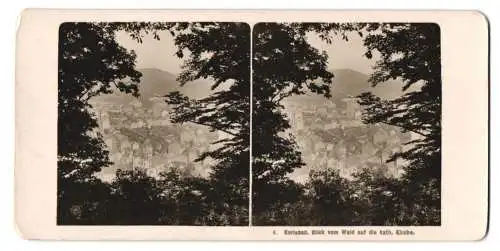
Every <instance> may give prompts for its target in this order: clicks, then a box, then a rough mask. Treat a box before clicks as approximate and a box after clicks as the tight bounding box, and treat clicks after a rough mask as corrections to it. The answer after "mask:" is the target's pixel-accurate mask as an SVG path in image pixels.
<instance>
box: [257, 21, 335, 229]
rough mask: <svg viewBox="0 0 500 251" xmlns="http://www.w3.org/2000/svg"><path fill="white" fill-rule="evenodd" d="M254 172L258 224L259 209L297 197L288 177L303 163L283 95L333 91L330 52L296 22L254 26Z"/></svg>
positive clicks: (264, 211)
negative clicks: (321, 48) (311, 41)
mask: <svg viewBox="0 0 500 251" xmlns="http://www.w3.org/2000/svg"><path fill="white" fill-rule="evenodd" d="M252 48H253V56H252V62H253V63H252V69H253V74H252V78H253V84H252V88H253V89H252V90H253V99H252V100H253V101H252V102H253V107H252V108H253V112H252V121H253V124H252V139H253V141H252V146H253V147H252V157H253V164H252V175H253V187H252V191H253V192H252V196H253V212H254V214H255V215H256V220H257V222H255V224H267V223H266V222H259V219H260V217H259V214H261V213H263V214H265V213H266V211H267V210H272V208H274V207H279V206H280V205H283V204H285V203H290V202H292V201H294V200H296V199H297V196H292V195H293V194H297V193H296V192H294V191H296V188H295V186H294V185H293V182H292V181H291V180H289V178H288V177H287V175H288V174H290V173H291V172H293V170H294V169H296V168H300V167H301V166H303V165H304V163H303V161H302V157H301V153H300V152H299V151H298V147H297V144H296V142H295V139H294V137H293V135H287V134H286V133H287V129H289V128H290V123H289V120H288V118H287V117H286V115H285V113H284V111H283V109H284V107H283V105H282V100H283V99H285V98H287V97H290V96H292V95H302V94H305V93H306V92H312V93H316V94H320V95H324V96H326V97H329V96H330V88H329V85H330V84H331V83H332V78H333V74H332V73H330V72H328V71H327V69H326V59H327V55H326V53H325V52H321V51H319V50H317V49H316V48H314V47H312V46H311V45H310V44H309V43H308V42H307V40H306V34H305V32H304V31H303V30H301V29H299V28H297V27H295V26H294V25H293V24H280V23H259V24H257V25H256V26H255V27H254V30H253V47H252Z"/></svg>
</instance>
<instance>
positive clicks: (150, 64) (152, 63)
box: [116, 31, 182, 74]
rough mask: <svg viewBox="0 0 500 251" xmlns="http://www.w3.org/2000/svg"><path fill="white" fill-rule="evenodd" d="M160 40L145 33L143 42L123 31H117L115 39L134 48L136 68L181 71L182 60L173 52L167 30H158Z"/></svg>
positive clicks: (172, 44) (175, 49) (172, 45)
mask: <svg viewBox="0 0 500 251" xmlns="http://www.w3.org/2000/svg"><path fill="white" fill-rule="evenodd" d="M159 35H160V40H159V41H158V40H155V39H153V36H152V35H146V36H144V38H143V42H142V44H141V43H138V42H137V41H135V40H133V39H131V38H130V36H129V35H128V34H127V33H125V32H119V33H118V34H117V36H116V41H117V42H118V43H119V44H121V45H122V46H123V47H125V48H127V49H128V50H134V51H135V53H136V54H137V63H136V68H137V69H141V68H157V69H160V70H163V71H167V72H170V73H173V74H178V73H180V72H181V65H182V60H181V59H179V58H178V57H177V56H176V55H175V52H176V51H177V48H176V46H175V44H174V41H173V37H172V35H170V33H169V32H167V31H164V32H159Z"/></svg>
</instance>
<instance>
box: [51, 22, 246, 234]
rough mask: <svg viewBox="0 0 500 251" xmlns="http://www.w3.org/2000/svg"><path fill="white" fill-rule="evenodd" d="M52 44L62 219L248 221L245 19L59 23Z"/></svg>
mask: <svg viewBox="0 0 500 251" xmlns="http://www.w3.org/2000/svg"><path fill="white" fill-rule="evenodd" d="M58 53H59V55H58V122H57V124H58V129H57V133H58V139H57V148H58V153H57V170H58V171H57V176H58V177H57V180H58V184H57V224H58V225H199V226H248V224H249V217H248V215H249V175H250V170H249V164H250V160H249V148H250V26H249V25H248V24H246V23H234V22H233V23H218V22H213V23H204V22H201V23H185V22H168V23H165V22H125V23H109V22H95V23H89V22H77V23H62V24H61V25H60V27H59V52H58Z"/></svg>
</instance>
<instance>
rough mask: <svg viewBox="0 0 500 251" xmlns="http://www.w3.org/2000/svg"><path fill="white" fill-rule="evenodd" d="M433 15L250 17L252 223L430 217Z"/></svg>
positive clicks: (436, 215)
mask: <svg viewBox="0 0 500 251" xmlns="http://www.w3.org/2000/svg"><path fill="white" fill-rule="evenodd" d="M440 45H441V42H440V28H439V26H438V25H437V24H434V23H257V24H256V25H254V27H253V31H252V90H251V93H252V120H251V124H252V129H251V130H252V138H251V146H252V147H251V156H252V160H251V161H252V167H251V173H252V181H251V197H252V198H251V205H252V208H251V217H252V219H251V225H254V226H440V225H441V114H442V111H441V104H442V79H441V46H440Z"/></svg>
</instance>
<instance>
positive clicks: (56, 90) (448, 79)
mask: <svg viewBox="0 0 500 251" xmlns="http://www.w3.org/2000/svg"><path fill="white" fill-rule="evenodd" d="M488 36H489V30H488V21H487V19H486V17H485V16H484V15H482V14H481V13H479V12H477V11H368V10H364V11H354V10H350V11H340V10H337V11H334V10H330V11H277V10H276V11H256V10H252V11H250V10H248V11H247V10H231V11H226V10H220V11H216V10H210V11H201V10H196V11H194V10H176V11H173V10H55V9H54V10H49V9H45V10H41V9H29V10H26V11H24V12H23V13H21V21H20V24H19V29H18V36H17V51H16V166H15V193H16V194H15V212H16V216H15V217H16V227H17V230H18V232H19V233H20V235H22V236H23V237H24V238H27V239H49V240H54V239H56V240H359V241H362V240H376V241H399V240H406V241H413V240H479V239H482V238H483V237H484V236H485V235H486V234H487V229H488V206H489V205H488V203H489V200H488V198H489V197H488V196H489V193H488V184H489V172H488V171H489V162H488V154H489V144H488V142H489V127H488V118H489V104H488V100H489V95H488V91H489V61H488V55H489V38H488Z"/></svg>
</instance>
